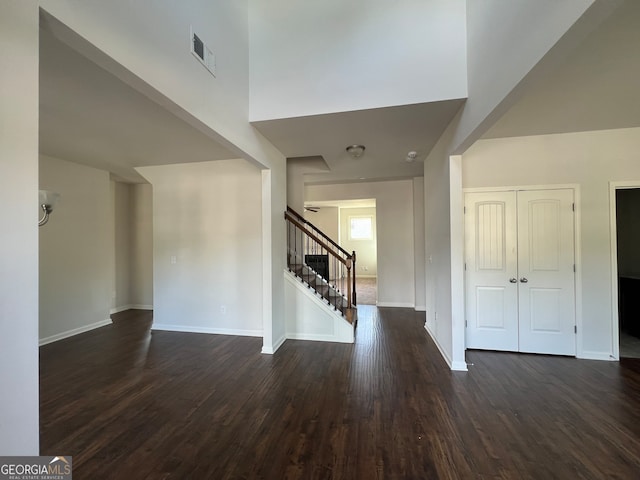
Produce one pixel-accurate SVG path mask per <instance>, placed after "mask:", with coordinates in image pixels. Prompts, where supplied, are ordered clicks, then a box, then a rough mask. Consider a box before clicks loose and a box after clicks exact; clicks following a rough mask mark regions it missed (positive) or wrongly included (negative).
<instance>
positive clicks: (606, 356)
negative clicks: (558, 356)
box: [577, 350, 617, 362]
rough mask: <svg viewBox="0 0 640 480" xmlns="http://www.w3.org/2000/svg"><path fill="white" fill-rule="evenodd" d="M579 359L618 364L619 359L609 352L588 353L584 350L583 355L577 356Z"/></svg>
mask: <svg viewBox="0 0 640 480" xmlns="http://www.w3.org/2000/svg"><path fill="white" fill-rule="evenodd" d="M577 358H581V359H583V360H606V361H609V362H617V359H616V358H615V357H614V356H613V355H611V354H610V353H609V352H587V351H584V350H583V351H582V354H580V355H579V356H577Z"/></svg>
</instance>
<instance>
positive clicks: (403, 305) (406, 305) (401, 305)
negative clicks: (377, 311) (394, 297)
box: [376, 302, 414, 308]
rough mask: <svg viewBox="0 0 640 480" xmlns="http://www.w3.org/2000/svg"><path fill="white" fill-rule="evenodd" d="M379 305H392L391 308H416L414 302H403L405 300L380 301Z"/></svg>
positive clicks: (377, 304)
mask: <svg viewBox="0 0 640 480" xmlns="http://www.w3.org/2000/svg"><path fill="white" fill-rule="evenodd" d="M376 306H378V307H391V308H414V305H413V303H403V302H378V303H376Z"/></svg>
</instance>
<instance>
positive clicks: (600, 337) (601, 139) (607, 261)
mask: <svg viewBox="0 0 640 480" xmlns="http://www.w3.org/2000/svg"><path fill="white" fill-rule="evenodd" d="M638 152H640V129H638V128H635V129H621V130H606V131H598V132H583V133H573V134H564V135H544V136H532V137H517V138H509V139H496V140H482V141H480V142H477V143H476V144H475V145H474V146H473V147H472V148H471V149H470V150H469V151H468V152H467V153H466V154H465V155H464V156H463V186H464V187H465V188H466V187H498V186H510V185H544V184H567V183H576V184H579V185H580V197H581V199H580V203H579V204H578V209H579V213H580V217H581V227H580V233H581V239H582V245H581V247H582V256H581V264H582V267H581V269H580V270H579V272H578V274H579V275H580V277H581V279H582V315H583V317H582V325H580V324H579V325H578V327H579V330H578V355H579V356H583V357H589V358H603V359H607V358H609V355H611V354H613V345H612V342H613V325H612V306H611V305H612V303H611V302H612V300H611V244H610V242H611V238H610V223H609V222H610V214H609V181H625V180H629V181H640V154H639V153H638ZM580 328H581V330H582V332H581V331H580Z"/></svg>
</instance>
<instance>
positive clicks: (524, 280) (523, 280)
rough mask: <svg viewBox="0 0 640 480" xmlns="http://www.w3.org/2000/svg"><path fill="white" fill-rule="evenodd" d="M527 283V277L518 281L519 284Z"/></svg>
mask: <svg viewBox="0 0 640 480" xmlns="http://www.w3.org/2000/svg"><path fill="white" fill-rule="evenodd" d="M528 281H529V280H527V277H522V278H521V279H520V282H522V283H527V282H528Z"/></svg>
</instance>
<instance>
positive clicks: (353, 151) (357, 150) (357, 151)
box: [346, 145, 364, 158]
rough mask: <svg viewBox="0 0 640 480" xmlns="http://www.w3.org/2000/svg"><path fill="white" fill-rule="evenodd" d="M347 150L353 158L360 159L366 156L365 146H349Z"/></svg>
mask: <svg viewBox="0 0 640 480" xmlns="http://www.w3.org/2000/svg"><path fill="white" fill-rule="evenodd" d="M346 150H347V153H348V154H349V156H350V157H351V158H360V157H361V156H362V155H364V145H349V146H348V147H347V149H346Z"/></svg>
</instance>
